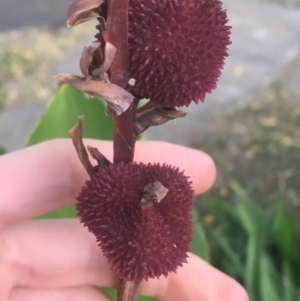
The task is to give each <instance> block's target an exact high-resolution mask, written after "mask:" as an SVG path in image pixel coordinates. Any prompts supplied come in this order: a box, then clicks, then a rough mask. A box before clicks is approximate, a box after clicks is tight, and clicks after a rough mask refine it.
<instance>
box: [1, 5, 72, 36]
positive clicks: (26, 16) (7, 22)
mask: <svg viewBox="0 0 300 301" xmlns="http://www.w3.org/2000/svg"><path fill="white" fill-rule="evenodd" d="M68 5H69V0H44V1H41V0H1V1H0V31H3V30H9V29H15V28H20V27H24V26H61V25H63V24H64V23H65V19H66V12H67V7H68Z"/></svg>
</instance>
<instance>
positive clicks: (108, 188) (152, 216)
mask: <svg viewBox="0 0 300 301" xmlns="http://www.w3.org/2000/svg"><path fill="white" fill-rule="evenodd" d="M149 184H153V187H156V185H157V184H159V185H160V184H162V188H161V187H160V188H159V190H158V193H160V197H159V198H158V200H155V199H154V201H152V199H153V198H151V201H150V202H149V198H148V200H147V201H145V200H144V199H143V197H144V196H145V187H146V189H148V188H149ZM150 187H151V185H150ZM166 191H167V193H166ZM147 193H148V195H149V192H147ZM150 193H151V192H150ZM152 197H153V193H152ZM77 200H78V203H77V205H76V206H77V209H78V213H79V216H80V218H81V222H82V223H84V225H85V226H86V227H87V228H88V229H89V231H91V232H92V233H93V234H94V235H95V236H96V239H97V241H98V243H99V245H100V247H101V249H102V251H103V254H104V255H105V256H106V257H107V259H108V262H109V263H110V265H111V268H112V269H113V270H114V271H115V272H116V273H117V274H118V275H119V277H121V278H123V279H126V280H130V281H133V280H141V279H143V278H144V279H148V278H155V277H159V276H161V275H164V276H167V275H168V274H169V273H170V272H175V271H176V270H177V268H178V267H179V266H182V264H183V263H184V262H186V259H187V252H188V251H189V243H190V241H191V239H192V225H191V218H190V215H191V209H192V202H193V190H192V188H191V182H190V181H189V180H188V178H187V177H186V176H185V175H184V174H183V172H180V171H179V170H178V168H175V167H172V166H169V165H165V164H164V165H162V166H161V165H159V164H152V165H151V164H147V165H146V164H142V163H139V164H138V163H123V162H121V163H118V164H111V165H109V166H106V167H104V168H102V169H100V170H99V172H98V173H97V174H95V175H94V176H93V177H92V179H91V180H89V181H87V182H86V184H85V186H84V187H83V188H82V191H81V192H80V194H79V196H78V198H77Z"/></svg>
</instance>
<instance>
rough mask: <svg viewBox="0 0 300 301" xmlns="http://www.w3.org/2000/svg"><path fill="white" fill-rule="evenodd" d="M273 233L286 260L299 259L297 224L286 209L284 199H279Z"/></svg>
mask: <svg viewBox="0 0 300 301" xmlns="http://www.w3.org/2000/svg"><path fill="white" fill-rule="evenodd" d="M273 231H274V234H275V240H276V243H277V245H278V247H279V249H280V250H281V252H282V254H283V256H284V257H285V259H286V260H294V259H296V258H297V257H298V252H297V244H296V243H295V242H296V241H297V235H296V223H295V219H294V217H293V215H292V214H291V213H289V212H288V211H287V209H286V205H285V202H284V200H283V199H282V198H280V197H279V198H277V200H276V209H275V217H274V221H273Z"/></svg>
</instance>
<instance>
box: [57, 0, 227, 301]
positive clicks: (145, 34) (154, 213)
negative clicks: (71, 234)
mask: <svg viewBox="0 0 300 301" xmlns="http://www.w3.org/2000/svg"><path fill="white" fill-rule="evenodd" d="M95 18H96V19H97V20H98V22H99V24H98V25H97V26H96V29H95V41H94V42H93V43H92V44H91V45H90V46H88V47H86V48H84V50H83V52H82V55H81V58H80V62H79V64H80V69H81V72H82V75H81V76H75V75H70V74H61V75H59V76H58V77H59V79H60V80H61V81H62V82H66V83H68V84H71V85H72V86H74V87H76V88H78V89H80V90H82V91H84V92H86V93H88V94H90V95H93V96H96V97H99V98H101V99H103V100H104V101H105V102H106V103H107V108H106V113H107V114H108V115H111V116H112V118H113V121H114V141H113V143H114V159H113V162H110V161H109V160H108V159H107V158H105V157H104V156H103V155H102V154H101V152H100V151H99V150H98V149H96V148H94V147H91V146H87V148H86V147H85V146H84V144H83V141H82V126H81V123H82V117H80V118H79V121H78V123H77V124H76V125H75V127H74V128H73V129H72V130H71V131H70V136H71V137H72V139H73V143H74V146H75V148H76V151H77V153H78V155H79V158H80V160H81V162H82V164H83V166H84V167H85V169H86V170H87V172H88V173H89V175H90V180H89V181H87V182H86V184H85V185H84V187H83V188H82V190H81V192H80V193H79V195H78V197H77V205H76V206H77V210H78V214H79V216H80V219H81V222H82V223H83V224H84V225H85V226H86V227H87V228H88V229H89V231H91V232H92V233H93V234H94V235H95V237H96V239H97V242H98V244H99V246H100V248H101V250H102V252H103V254H104V255H105V256H106V258H107V260H108V262H109V264H110V266H111V269H112V270H113V271H115V272H116V273H117V275H118V276H119V279H120V281H119V288H118V293H119V294H118V300H120V301H121V300H122V301H124V300H127V301H130V300H134V299H135V295H136V290H137V288H138V285H139V283H140V281H142V280H143V279H145V280H147V279H149V278H159V277H160V276H162V275H164V276H165V277H167V276H168V275H169V273H171V272H176V271H177V269H178V268H179V267H180V266H182V265H183V264H184V263H185V262H187V258H188V254H187V252H188V251H189V243H190V242H191V240H192V224H191V210H192V203H193V190H192V187H191V182H190V181H189V179H188V177H186V176H185V175H184V172H182V171H179V170H178V169H177V168H176V167H174V166H169V165H165V164H163V165H160V164H142V163H139V164H138V163H135V162H134V149H135V142H136V138H137V136H138V135H139V134H141V133H142V132H144V131H145V130H146V129H147V128H149V127H151V126H157V125H161V124H163V123H165V122H167V121H169V120H172V119H175V118H179V117H184V116H185V115H186V114H187V112H185V111H182V110H178V107H182V106H188V105H189V104H190V103H191V102H192V101H193V102H195V103H198V102H199V100H200V101H202V102H203V101H204V98H205V95H206V93H210V92H212V90H213V89H215V88H216V84H217V81H218V78H219V76H220V74H221V69H222V68H223V66H224V59H225V57H226V56H227V46H228V45H229V44H230V40H229V35H230V27H229V26H227V25H226V23H227V21H228V20H227V17H226V11H225V10H223V9H222V3H221V2H220V1H218V0H143V1H141V0H71V2H70V6H69V10H68V19H67V26H75V25H78V24H80V23H82V22H85V21H88V20H90V19H95ZM141 99H148V102H146V104H144V105H143V106H139V103H140V100H141ZM99 131H101V129H99ZM88 153H89V154H90V156H91V157H92V158H94V159H96V160H97V162H98V164H97V166H93V165H92V164H91V162H90V160H89V156H88Z"/></svg>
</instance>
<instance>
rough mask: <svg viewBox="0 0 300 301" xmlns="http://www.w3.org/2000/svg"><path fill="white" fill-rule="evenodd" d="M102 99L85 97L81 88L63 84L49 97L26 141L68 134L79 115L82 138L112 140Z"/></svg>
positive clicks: (110, 128)
mask: <svg viewBox="0 0 300 301" xmlns="http://www.w3.org/2000/svg"><path fill="white" fill-rule="evenodd" d="M104 110H105V105H104V103H103V102H102V101H101V100H99V99H97V98H94V97H86V96H85V94H84V93H82V92H81V91H79V90H77V89H75V88H73V87H71V86H69V85H66V84H63V85H62V86H61V87H60V88H59V90H58V91H57V93H56V94H55V95H54V97H53V98H52V100H51V101H50V103H49V105H48V108H47V111H46V114H45V115H44V116H43V117H42V119H41V121H40V122H39V123H38V125H37V126H36V128H35V130H34V131H33V133H32V134H31V136H30V138H29V140H28V142H27V145H33V144H37V143H40V142H42V141H46V140H50V139H55V138H69V135H68V132H69V130H70V129H71V128H72V127H73V126H74V125H75V123H76V122H77V119H78V117H79V116H80V115H84V116H85V120H84V122H83V135H84V137H85V138H94V139H102V140H112V137H113V134H112V119H111V117H108V116H106V115H105V113H104Z"/></svg>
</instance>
